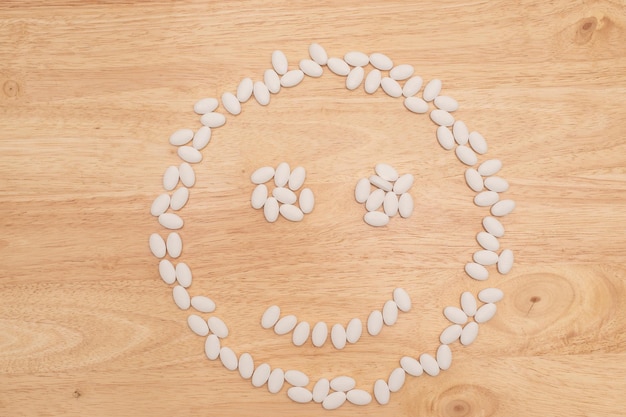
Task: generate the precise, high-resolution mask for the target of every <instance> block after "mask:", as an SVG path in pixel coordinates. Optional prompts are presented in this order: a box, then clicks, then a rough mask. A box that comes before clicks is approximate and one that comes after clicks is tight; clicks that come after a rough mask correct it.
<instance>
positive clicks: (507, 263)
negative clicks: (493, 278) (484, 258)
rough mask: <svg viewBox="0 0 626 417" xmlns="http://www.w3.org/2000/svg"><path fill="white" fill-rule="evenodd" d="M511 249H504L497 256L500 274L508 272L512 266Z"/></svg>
mask: <svg viewBox="0 0 626 417" xmlns="http://www.w3.org/2000/svg"><path fill="white" fill-rule="evenodd" d="M513 258H514V257H513V251H512V250H511V249H505V250H503V251H502V252H500V257H499V258H498V272H499V273H501V274H503V275H504V274H508V273H509V272H511V268H513Z"/></svg>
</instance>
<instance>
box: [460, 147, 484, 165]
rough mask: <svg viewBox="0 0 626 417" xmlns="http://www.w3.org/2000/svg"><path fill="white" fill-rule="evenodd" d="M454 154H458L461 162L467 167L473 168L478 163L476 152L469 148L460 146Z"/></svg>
mask: <svg viewBox="0 0 626 417" xmlns="http://www.w3.org/2000/svg"><path fill="white" fill-rule="evenodd" d="M454 153H455V154H456V157H457V158H458V159H459V161H461V162H463V163H464V164H465V165H470V166H472V165H476V163H477V162H478V157H477V156H476V154H475V153H474V151H473V150H472V149H471V148H470V147H468V146H465V145H459V146H457V147H456V149H455V150H454Z"/></svg>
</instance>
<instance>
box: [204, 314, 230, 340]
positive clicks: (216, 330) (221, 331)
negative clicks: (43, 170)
mask: <svg viewBox="0 0 626 417" xmlns="http://www.w3.org/2000/svg"><path fill="white" fill-rule="evenodd" d="M207 322H208V323H209V330H211V333H213V334H214V335H215V336H217V337H219V338H220V339H224V338H225V337H228V327H227V326H226V323H224V321H222V319H220V318H218V317H215V316H211V317H209V320H207Z"/></svg>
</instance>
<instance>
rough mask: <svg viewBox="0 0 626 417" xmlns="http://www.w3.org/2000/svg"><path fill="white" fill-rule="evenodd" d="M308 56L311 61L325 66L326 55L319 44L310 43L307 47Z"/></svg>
mask: <svg viewBox="0 0 626 417" xmlns="http://www.w3.org/2000/svg"><path fill="white" fill-rule="evenodd" d="M309 55H310V56H311V59H313V61H315V62H316V63H317V64H319V65H326V62H327V61H328V54H327V53H326V50H325V49H324V48H323V47H322V45H320V44H319V43H312V44H311V45H309Z"/></svg>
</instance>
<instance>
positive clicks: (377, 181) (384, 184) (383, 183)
mask: <svg viewBox="0 0 626 417" xmlns="http://www.w3.org/2000/svg"><path fill="white" fill-rule="evenodd" d="M369 180H370V183H371V184H372V185H373V186H375V187H378V188H380V189H381V190H384V191H391V190H392V189H393V185H392V184H391V183H390V182H389V181H387V180H385V179H382V178H381V177H379V176H378V175H372V176H370V178H369Z"/></svg>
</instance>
